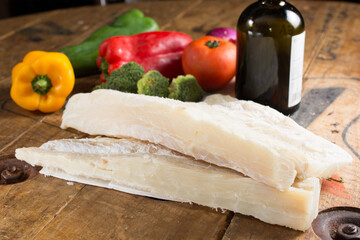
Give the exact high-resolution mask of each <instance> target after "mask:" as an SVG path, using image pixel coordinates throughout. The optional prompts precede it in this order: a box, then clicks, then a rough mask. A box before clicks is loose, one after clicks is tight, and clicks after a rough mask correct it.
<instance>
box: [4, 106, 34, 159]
mask: <svg viewBox="0 0 360 240" xmlns="http://www.w3.org/2000/svg"><path fill="white" fill-rule="evenodd" d="M34 124H36V121H34V120H33V119H29V118H24V117H21V116H19V115H17V114H14V113H10V112H7V111H4V110H2V109H0V126H1V128H0V154H1V151H2V150H3V149H4V148H6V147H7V146H8V145H9V144H11V143H12V142H13V141H15V140H16V139H19V138H20V137H21V136H22V134H23V132H25V131H26V130H27V129H29V128H31V127H32V126H33V125H34Z"/></svg>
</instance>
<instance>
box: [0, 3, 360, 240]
mask: <svg viewBox="0 0 360 240" xmlns="http://www.w3.org/2000/svg"><path fill="white" fill-rule="evenodd" d="M251 2H253V0H252V1H248V0H245V1H239V0H226V1H225V0H223V1H209V0H208V1H205V0H195V1H175V2H168V1H161V2H142V3H134V4H112V5H108V6H106V7H100V6H95V7H94V6H92V7H81V8H74V9H66V10H56V11H51V12H46V13H41V14H35V15H28V16H23V17H17V18H11V19H6V20H1V21H0V59H1V60H0V61H1V65H0V106H1V108H0V162H1V161H5V160H11V159H13V158H14V150H15V149H16V148H19V147H27V146H40V145H41V144H42V143H44V142H46V141H48V140H51V139H60V138H72V137H82V136H83V135H82V134H81V133H79V132H75V131H69V130H62V129H60V128H59V125H60V122H61V116H62V110H60V111H58V112H56V113H53V114H42V113H40V112H29V111H25V110H23V109H21V108H19V107H18V106H16V105H15V104H14V102H13V101H12V100H11V99H10V96H9V92H10V86H11V69H12V67H13V66H14V65H15V64H16V63H18V62H20V61H21V60H22V58H23V57H24V55H25V54H26V53H27V52H29V51H32V50H46V51H56V50H58V49H59V48H61V47H63V46H67V45H73V44H76V43H79V42H81V41H82V40H84V39H85V38H87V37H88V36H89V35H90V33H91V32H93V31H94V30H96V29H98V28H99V27H101V26H103V25H105V24H108V23H110V22H111V21H112V20H113V19H114V18H115V17H117V16H119V15H120V14H121V13H123V12H125V11H127V10H129V9H131V8H139V9H140V10H142V11H143V12H144V13H145V14H147V15H149V16H151V17H153V18H155V20H156V21H157V22H158V24H159V26H160V27H161V29H162V30H172V31H182V32H185V33H187V34H190V35H191V36H192V37H193V38H194V39H195V38H198V37H201V36H203V35H204V34H205V33H206V32H207V31H208V30H210V29H212V28H215V27H232V28H235V26H236V22H237V18H238V16H239V15H240V13H241V12H242V11H243V10H244V8H245V7H246V6H247V5H249V4H250V3H251ZM291 3H293V4H294V5H295V6H296V7H297V8H298V9H299V10H300V11H301V13H302V14H303V16H304V19H305V23H306V47H305V62H304V76H305V82H304V91H303V100H302V105H301V108H300V110H299V111H298V112H297V113H296V114H295V115H293V116H292V117H293V118H294V119H295V120H296V121H297V122H298V123H299V124H301V125H302V126H304V127H307V128H308V129H309V130H311V131H313V132H314V133H316V134H318V135H320V136H322V137H324V138H327V139H329V140H330V141H332V142H334V143H336V144H338V145H340V146H341V147H343V148H344V149H346V150H347V151H348V152H349V153H351V154H352V156H353V158H354V162H353V164H352V165H349V166H347V167H346V168H345V169H343V170H342V171H340V172H339V173H337V174H336V175H335V177H340V176H341V177H343V179H344V183H337V182H330V181H327V180H325V181H323V186H322V192H321V199H320V210H323V209H327V208H329V207H333V206H353V207H359V206H360V197H359V191H360V184H359V183H360V180H359V178H360V173H359V167H360V161H359V160H360V155H359V154H360V141H359V140H360V139H359V137H360V133H359V129H360V120H359V118H360V97H359V96H360V68H359V65H360V51H359V50H360V34H359V32H360V31H359V27H360V17H359V12H360V5H359V4H356V3H349V2H336V1H331V2H326V1H297V0H295V1H291ZM98 77H99V76H97V75H95V76H91V77H86V78H78V79H76V85H75V89H74V91H73V93H77V92H88V91H90V90H91V89H92V87H93V86H94V85H95V83H97V82H98ZM223 92H226V93H229V94H232V95H233V83H231V84H229V85H228V86H227V87H226V88H225V89H224V90H223ZM316 238H317V237H316V235H315V234H314V232H313V231H312V229H309V230H308V231H306V232H305V233H303V232H298V231H293V230H291V229H287V228H284V227H279V226H273V225H269V224H266V223H263V222H261V221H259V220H256V219H254V218H252V217H248V216H243V215H241V214H234V213H233V212H229V211H226V212H221V211H215V210H213V209H211V208H207V207H203V206H199V205H196V204H192V205H190V204H182V203H177V202H170V201H160V200H156V199H152V198H147V197H141V196H133V195H129V194H126V193H122V192H118V191H114V190H109V189H103V188H98V187H93V186H88V185H84V184H78V183H74V184H73V185H72V184H70V183H68V182H66V181H63V180H60V179H56V178H52V177H44V176H42V175H40V174H38V175H36V176H35V177H34V178H32V179H29V180H27V181H25V182H22V183H18V184H13V185H0V239H316Z"/></svg>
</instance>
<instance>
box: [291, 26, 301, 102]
mask: <svg viewBox="0 0 360 240" xmlns="http://www.w3.org/2000/svg"><path fill="white" fill-rule="evenodd" d="M304 48H305V31H304V32H303V33H300V34H298V35H296V36H293V37H292V38H291V55H290V74H289V99H288V107H292V106H295V105H296V104H298V103H299V102H300V100H301V89H302V76H303V65H304Z"/></svg>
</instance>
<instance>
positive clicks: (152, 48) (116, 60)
mask: <svg viewBox="0 0 360 240" xmlns="http://www.w3.org/2000/svg"><path fill="white" fill-rule="evenodd" d="M191 41H192V39H191V37H190V36H189V35H187V34H184V33H180V32H161V31H155V32H146V33H140V34H137V35H132V36H118V37H111V38H108V39H106V40H105V41H103V42H102V43H101V45H100V47H99V56H98V58H97V65H98V67H99V68H101V63H102V62H103V60H104V59H105V60H106V62H107V64H108V69H107V70H108V74H111V72H112V71H113V70H115V69H118V68H120V67H121V66H122V65H123V64H125V63H128V62H137V63H138V64H140V65H141V66H143V68H144V69H145V71H146V72H147V71H149V70H158V71H159V72H160V73H161V74H162V75H164V76H165V77H167V78H170V79H171V78H174V77H177V76H178V75H181V74H183V73H184V72H183V69H182V65H181V56H182V53H183V51H184V49H185V47H186V46H187V45H188V44H189V43H190V42H191ZM103 66H106V64H103ZM103 68H104V67H103ZM102 70H103V71H104V70H105V71H106V69H102ZM103 79H104V73H103V74H102V81H103Z"/></svg>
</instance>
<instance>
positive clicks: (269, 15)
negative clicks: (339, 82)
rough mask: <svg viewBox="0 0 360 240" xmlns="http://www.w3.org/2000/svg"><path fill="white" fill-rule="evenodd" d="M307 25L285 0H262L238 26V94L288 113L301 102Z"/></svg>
mask: <svg viewBox="0 0 360 240" xmlns="http://www.w3.org/2000/svg"><path fill="white" fill-rule="evenodd" d="M304 46H305V24H304V20H303V18H302V16H301V14H300V12H299V11H298V10H297V9H296V8H295V7H294V6H292V5H291V4H289V3H287V2H285V1H283V0H259V1H257V2H255V3H253V4H252V5H250V6H249V7H247V8H246V9H245V10H244V12H243V13H242V14H241V15H240V17H239V20H238V25H237V66H236V85H235V94H236V97H237V98H238V99H246V100H253V101H255V102H258V103H261V104H264V105H268V106H271V107H273V108H275V109H277V110H279V111H280V112H282V113H284V114H286V115H288V114H291V113H293V112H295V111H296V110H297V109H298V108H299V105H300V100H301V89H302V76H303V61H304Z"/></svg>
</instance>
